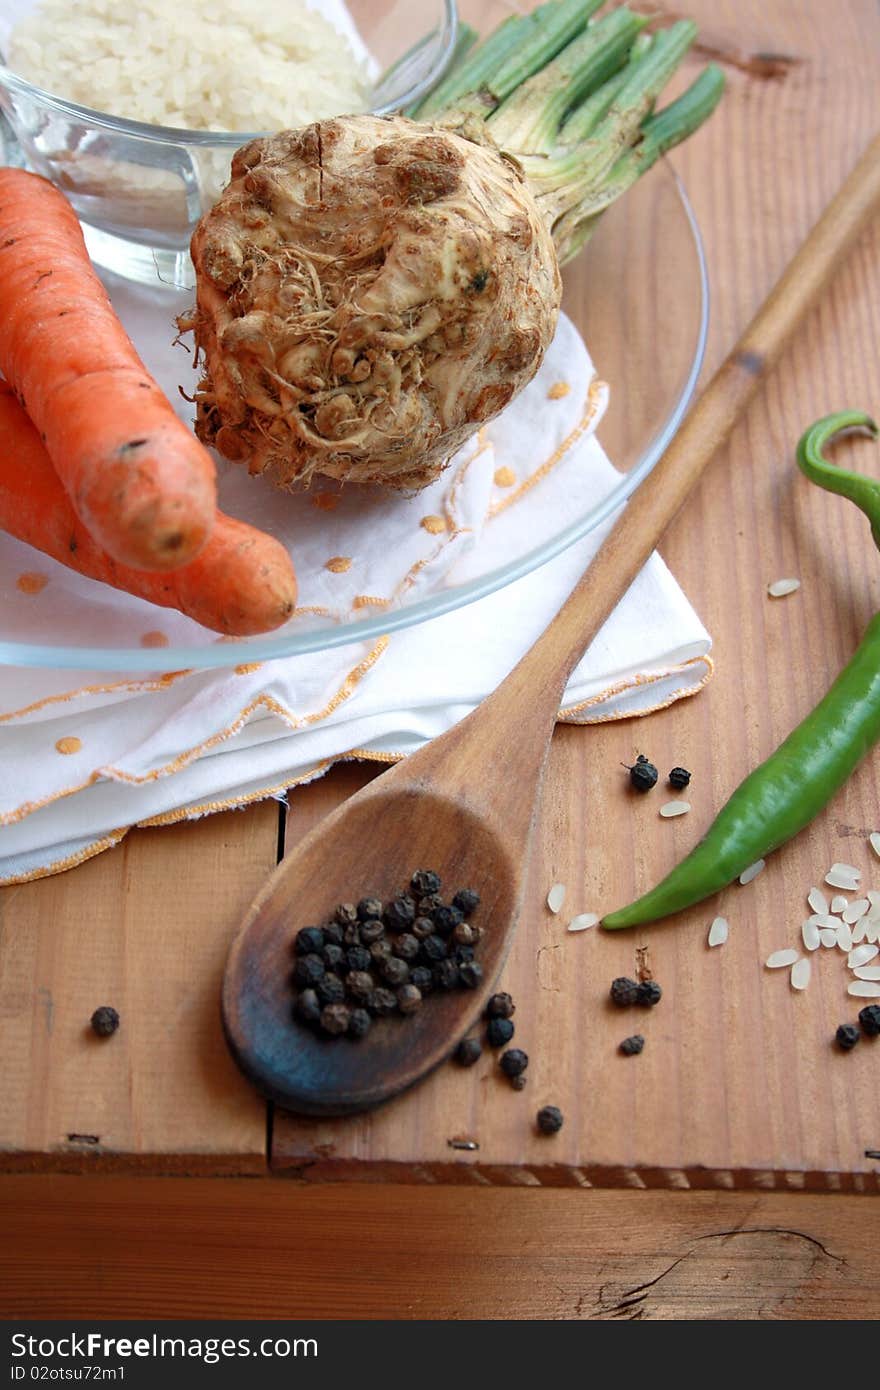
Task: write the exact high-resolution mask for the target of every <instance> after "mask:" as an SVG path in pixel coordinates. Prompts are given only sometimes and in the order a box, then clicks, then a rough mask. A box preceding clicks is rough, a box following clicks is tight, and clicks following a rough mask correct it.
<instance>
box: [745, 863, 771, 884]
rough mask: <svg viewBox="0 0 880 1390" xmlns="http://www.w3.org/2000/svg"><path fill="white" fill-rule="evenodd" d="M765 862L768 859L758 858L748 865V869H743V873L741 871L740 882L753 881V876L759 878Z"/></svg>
mask: <svg viewBox="0 0 880 1390" xmlns="http://www.w3.org/2000/svg"><path fill="white" fill-rule="evenodd" d="M765 863H766V860H764V859H758V860H756V862H755V863H754V864H750V865H749V867H748V868H747V869H743V871H742V873H741V874H740V876H739V881H740V883H742V884H746V883H751V881H752V879H753V878H757V877H758V874H759V873H760V872H761V870H762V869H763V867H764V864H765Z"/></svg>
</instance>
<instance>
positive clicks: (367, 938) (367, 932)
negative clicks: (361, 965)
mask: <svg viewBox="0 0 880 1390" xmlns="http://www.w3.org/2000/svg"><path fill="white" fill-rule="evenodd" d="M360 933H361V941H362V942H363V944H364V945H365V946H372V944H373V942H374V941H381V940H382V938H383V937H384V935H385V926H384V924H383V923H382V922H380V921H379V919H378V917H368V918H367V920H366V922H361V925H360Z"/></svg>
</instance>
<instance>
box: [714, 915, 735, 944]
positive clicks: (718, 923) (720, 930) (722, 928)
mask: <svg viewBox="0 0 880 1390" xmlns="http://www.w3.org/2000/svg"><path fill="white" fill-rule="evenodd" d="M729 932H730V923H729V922H728V920H727V918H726V917H716V918H715V921H714V922H713V923H712V925H711V927H710V928H709V945H710V946H723V945H724V943H725V941H726V940H727V937H728V933H729Z"/></svg>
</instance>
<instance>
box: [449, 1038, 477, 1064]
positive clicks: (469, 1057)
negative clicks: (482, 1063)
mask: <svg viewBox="0 0 880 1390" xmlns="http://www.w3.org/2000/svg"><path fill="white" fill-rule="evenodd" d="M482 1055H483V1049H482V1047H481V1046H480V1039H479V1038H462V1040H461V1042H460V1043H459V1044H458V1047H457V1048H456V1049H455V1052H454V1053H453V1056H454V1058H455V1060H456V1062H457V1063H458V1065H459V1066H460V1067H472V1066H473V1065H474V1062H478V1061H479V1060H480V1058H481V1057H482Z"/></svg>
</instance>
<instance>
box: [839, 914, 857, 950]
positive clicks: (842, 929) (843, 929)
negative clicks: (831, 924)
mask: <svg viewBox="0 0 880 1390" xmlns="http://www.w3.org/2000/svg"><path fill="white" fill-rule="evenodd" d="M837 944H838V946H839V948H840V950H841V951H846V953H847V955H849V953H850V951H851V950H852V945H853V939H852V927H851V926H850V925H849V922H841V924H840V926H839V927H838V928H837Z"/></svg>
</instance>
